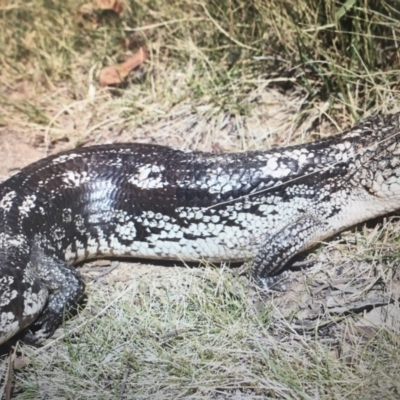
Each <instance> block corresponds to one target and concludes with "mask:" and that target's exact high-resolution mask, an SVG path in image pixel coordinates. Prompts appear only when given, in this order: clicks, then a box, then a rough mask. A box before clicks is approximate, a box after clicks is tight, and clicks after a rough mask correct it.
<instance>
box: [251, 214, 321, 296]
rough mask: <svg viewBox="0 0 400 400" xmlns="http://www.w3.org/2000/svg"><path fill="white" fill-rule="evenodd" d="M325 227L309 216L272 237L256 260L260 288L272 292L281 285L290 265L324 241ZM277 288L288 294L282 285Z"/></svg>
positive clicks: (255, 277) (254, 269)
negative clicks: (297, 257)
mask: <svg viewBox="0 0 400 400" xmlns="http://www.w3.org/2000/svg"><path fill="white" fill-rule="evenodd" d="M324 225H325V223H323V222H322V221H320V220H319V219H317V218H315V217H313V216H310V215H306V216H304V217H301V218H300V219H298V220H297V221H295V222H294V223H292V224H289V225H287V226H286V227H284V228H283V229H282V230H281V231H279V232H278V233H276V234H275V235H274V236H272V237H269V239H268V242H266V243H265V245H264V246H262V247H261V248H260V250H259V251H258V254H257V255H256V257H255V259H254V263H253V271H252V274H253V278H254V279H255V280H256V282H257V284H259V285H260V286H261V287H264V288H270V287H272V286H274V285H275V286H276V285H277V284H278V283H279V282H281V281H282V280H283V279H284V277H285V273H284V271H283V269H284V268H285V266H286V265H287V263H288V262H289V261H290V260H291V259H292V258H293V257H294V256H295V255H297V254H299V253H301V252H302V251H304V250H306V249H308V248H310V247H312V246H313V245H314V244H316V243H317V242H318V241H320V240H321V239H320V232H321V231H323V227H324ZM277 287H278V289H279V287H280V288H281V290H285V288H284V286H282V285H278V286H277Z"/></svg>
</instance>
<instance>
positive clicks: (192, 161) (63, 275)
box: [0, 115, 400, 343]
mask: <svg viewBox="0 0 400 400" xmlns="http://www.w3.org/2000/svg"><path fill="white" fill-rule="evenodd" d="M398 119H399V116H398V115H393V116H387V117H375V118H371V119H369V120H367V121H366V122H365V123H363V124H360V125H359V126H356V127H354V128H352V129H350V130H348V131H345V132H344V133H342V134H340V135H336V136H332V137H330V138H327V139H323V140H319V141H316V142H313V143H308V144H305V145H299V146H292V147H286V148H281V149H273V150H270V151H265V152H248V153H235V154H223V155H216V154H212V153H200V152H182V151H179V150H174V149H170V148H167V147H161V146H153V145H144V144H115V145H105V146H95V147H88V148H81V149H77V150H72V151H70V152H66V153H61V154H58V155H55V156H52V157H48V158H46V159H44V160H41V161H39V162H37V163H34V164H32V165H30V166H28V167H26V168H24V169H23V170H22V171H21V172H19V173H18V174H16V175H15V176H13V177H11V178H10V179H8V180H7V181H5V182H3V183H2V184H1V185H0V343H4V342H5V341H7V340H8V339H9V338H11V337H12V336H14V335H15V334H16V333H18V332H19V331H21V330H22V329H24V328H27V327H28V326H30V327H31V328H32V331H33V333H29V334H28V336H27V337H28V338H29V339H30V340H33V341H40V340H41V339H43V338H45V337H49V336H51V335H52V334H53V332H54V330H55V329H56V328H57V327H58V326H59V324H60V323H61V322H62V319H63V316H64V314H65V312H68V311H69V310H70V309H71V308H72V307H73V306H74V305H75V304H76V303H77V302H78V301H79V299H80V298H81V297H82V295H83V290H84V285H83V282H82V279H81V277H80V275H79V274H78V273H77V272H76V271H75V270H74V269H73V268H72V267H71V266H70V265H72V264H74V263H76V262H78V261H82V260H87V259H91V258H99V257H105V256H107V257H112V256H118V257H123V256H127V257H135V256H137V257H143V258H153V259H180V260H188V261H189V260H199V259H201V258H206V259H209V260H211V261H215V262H218V261H222V260H226V261H242V260H247V259H251V258H254V268H253V276H254V279H255V280H256V281H257V282H258V283H259V284H261V285H263V286H266V287H269V286H271V285H273V284H274V283H275V281H276V279H279V274H280V273H281V272H282V270H283V269H284V268H285V266H287V264H288V263H289V262H290V260H291V259H292V258H293V257H294V256H295V255H297V254H299V253H300V252H302V251H304V250H306V249H308V248H310V247H312V246H314V245H316V244H318V243H319V242H321V241H322V240H324V239H326V238H327V237H329V236H332V235H334V234H335V233H337V232H340V231H342V230H343V229H346V228H348V227H350V226H352V225H354V224H356V223H359V222H362V221H365V220H367V219H370V218H374V217H376V216H379V215H383V214H385V213H388V212H391V211H393V210H396V209H398V208H400V207H399V206H400V203H399V195H400V172H399V171H400V157H399V154H400V144H399V140H400V139H399V128H398ZM277 276H278V278H277Z"/></svg>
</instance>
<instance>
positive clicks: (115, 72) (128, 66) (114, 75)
mask: <svg viewBox="0 0 400 400" xmlns="http://www.w3.org/2000/svg"><path fill="white" fill-rule="evenodd" d="M148 58H149V55H148V53H147V52H146V51H145V50H143V48H140V49H139V50H138V51H137V52H136V53H135V54H134V55H133V56H131V57H129V58H128V59H127V60H126V61H125V62H123V63H121V64H117V65H110V66H109V67H105V68H103V69H102V71H101V72H100V77H99V82H100V85H101V86H109V85H118V84H119V83H121V82H122V81H123V80H124V79H125V78H126V77H127V76H128V75H129V73H130V72H131V71H132V70H134V69H135V68H137V67H139V66H140V65H142V64H143V63H144V62H145V61H146V60H147V59H148Z"/></svg>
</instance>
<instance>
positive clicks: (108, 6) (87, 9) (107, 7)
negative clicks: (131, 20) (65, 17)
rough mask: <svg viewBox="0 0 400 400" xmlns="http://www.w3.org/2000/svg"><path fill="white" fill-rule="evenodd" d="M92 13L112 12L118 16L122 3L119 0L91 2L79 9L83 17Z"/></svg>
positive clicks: (93, 0)
mask: <svg viewBox="0 0 400 400" xmlns="http://www.w3.org/2000/svg"><path fill="white" fill-rule="evenodd" d="M94 11H113V12H114V13H115V14H117V15H118V16H119V15H120V14H121V13H122V11H123V6H122V3H121V2H120V1H119V0H92V2H91V3H86V4H84V5H83V6H81V7H80V8H79V12H80V13H81V14H83V15H88V14H92V13H93V12H94Z"/></svg>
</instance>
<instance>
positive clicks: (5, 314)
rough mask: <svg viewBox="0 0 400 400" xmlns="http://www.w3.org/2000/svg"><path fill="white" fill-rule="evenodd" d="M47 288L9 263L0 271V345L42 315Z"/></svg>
mask: <svg viewBox="0 0 400 400" xmlns="http://www.w3.org/2000/svg"><path fill="white" fill-rule="evenodd" d="M48 294H49V293H48V289H47V287H46V286H45V285H44V284H43V283H42V282H41V280H40V279H39V278H37V277H34V276H32V275H31V274H30V271H29V270H24V271H21V270H18V269H16V268H15V266H14V265H13V264H12V263H10V264H9V265H7V264H3V265H2V267H1V269H0V344H2V343H5V342H6V341H7V340H8V339H10V338H11V337H12V336H14V335H15V334H17V333H18V332H19V331H21V330H22V329H24V328H26V327H28V326H29V325H30V324H31V323H32V322H33V321H35V320H36V318H37V317H38V316H39V315H40V314H41V312H42V310H43V308H44V307H45V305H46V301H47V298H48Z"/></svg>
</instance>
